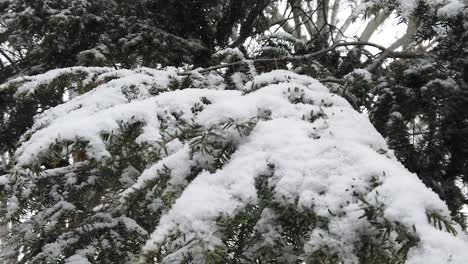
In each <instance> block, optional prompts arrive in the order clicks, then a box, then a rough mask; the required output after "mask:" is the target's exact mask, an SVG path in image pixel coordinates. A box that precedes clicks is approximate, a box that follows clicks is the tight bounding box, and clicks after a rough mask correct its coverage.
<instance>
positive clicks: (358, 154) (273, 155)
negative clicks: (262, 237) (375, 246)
mask: <svg viewBox="0 0 468 264" xmlns="http://www.w3.org/2000/svg"><path fill="white" fill-rule="evenodd" d="M229 53H232V54H235V53H236V52H235V51H231V52H229ZM80 70H82V71H86V72H97V73H99V74H109V75H112V76H114V75H115V76H116V79H115V80H112V81H109V82H106V83H103V84H101V85H99V86H98V87H97V88H95V89H93V90H92V91H90V92H88V93H85V94H83V95H79V96H76V97H73V98H71V100H70V101H68V102H66V103H64V104H62V105H59V106H57V107H55V108H52V109H50V110H48V111H46V112H44V113H43V114H42V115H40V116H38V117H37V119H36V122H35V124H34V125H33V127H32V128H31V130H30V131H28V132H27V133H28V134H29V135H31V136H30V137H28V138H24V142H23V143H22V145H21V147H20V148H18V151H17V152H16V156H15V159H16V161H17V169H20V168H21V167H23V166H28V165H31V164H34V163H36V162H39V161H40V159H41V158H42V157H44V156H46V155H47V153H48V148H49V147H51V146H52V145H53V144H56V143H57V142H63V141H76V140H81V141H87V142H89V144H88V148H87V156H88V158H94V159H96V160H101V159H105V158H106V157H108V156H109V153H108V151H107V149H106V146H107V144H106V141H105V139H103V137H102V134H103V133H112V132H115V131H117V130H118V127H119V124H120V123H121V122H123V123H126V122H127V123H128V122H136V121H139V122H142V123H143V124H144V125H143V133H142V134H141V135H140V137H139V138H138V139H137V143H139V144H149V145H151V146H153V147H154V148H158V146H160V145H159V143H160V142H161V141H162V133H161V125H162V124H161V120H160V118H161V117H162V118H163V119H164V120H166V121H167V122H168V123H167V124H166V125H168V126H169V128H168V129H171V127H172V129H175V128H174V127H175V120H174V119H173V117H171V115H170V113H174V112H177V113H178V114H179V116H180V117H179V118H180V119H183V120H186V121H193V122H194V123H196V124H199V125H200V126H201V127H203V128H206V129H208V128H211V127H214V126H217V125H222V124H225V123H226V122H229V121H231V120H235V121H236V122H237V123H242V122H247V121H249V120H257V121H256V122H257V124H256V126H255V127H254V129H253V130H252V131H251V133H250V134H249V135H248V136H246V137H239V136H237V137H236V136H235V134H232V135H231V136H232V137H233V140H234V141H236V142H237V144H238V146H239V147H238V149H237V151H236V152H235V153H234V154H233V155H232V157H231V158H230V160H229V161H228V163H227V164H225V165H224V167H222V168H221V169H219V170H217V171H215V172H209V171H203V172H201V173H200V174H199V175H198V176H197V177H196V178H195V179H194V180H193V181H191V182H190V183H188V182H187V181H186V179H185V177H186V176H187V175H188V173H189V172H190V167H191V166H192V163H194V162H195V161H196V159H199V158H200V159H201V157H197V156H196V155H194V156H191V155H190V142H181V141H179V140H178V139H174V140H173V141H171V142H169V143H168V144H166V147H167V156H166V157H165V158H163V159H161V160H159V161H158V162H156V163H154V164H153V165H152V166H149V167H148V168H147V169H146V170H145V171H143V172H142V173H141V175H140V176H139V177H138V178H137V180H136V181H135V182H134V183H133V184H132V185H131V186H130V187H129V188H127V189H126V190H124V191H123V192H122V193H121V201H118V202H122V201H124V200H125V199H126V197H128V196H129V195H131V194H132V193H133V192H135V191H138V190H140V189H141V188H142V187H144V185H145V183H147V182H148V181H151V180H156V179H157V178H158V173H159V171H160V170H161V169H162V168H164V167H168V168H169V169H171V171H172V173H171V179H170V181H172V182H173V185H181V186H186V187H185V189H184V190H183V192H182V194H181V196H180V197H179V198H178V199H177V200H176V201H175V203H174V204H173V205H172V207H171V208H170V209H169V210H168V211H167V213H165V214H164V215H163V217H162V218H161V220H160V222H159V224H158V226H157V227H156V228H155V230H148V231H149V232H151V235H150V239H149V240H148V241H147V242H146V245H145V246H144V248H143V253H151V252H153V251H157V250H159V249H160V247H161V246H163V245H164V243H165V242H167V241H168V240H169V239H170V238H171V236H172V235H174V234H176V233H177V232H181V233H182V234H184V236H186V237H187V240H189V239H188V238H194V239H196V241H198V243H196V245H193V244H190V245H187V247H186V248H182V249H181V250H180V252H179V253H177V252H176V253H174V254H172V255H169V256H167V257H166V258H165V259H164V260H163V263H171V261H175V260H176V259H177V257H178V256H180V254H183V253H184V250H191V249H192V248H190V247H194V248H196V247H198V248H199V249H201V250H212V249H214V248H215V247H216V246H217V245H219V244H220V243H222V242H221V238H220V237H219V234H218V232H217V231H218V227H217V225H216V219H217V218H219V217H225V218H230V217H233V216H235V215H236V213H238V212H239V211H240V210H242V209H243V208H245V207H246V206H247V205H249V204H256V203H257V201H258V197H257V190H256V188H255V185H254V184H255V179H256V178H257V177H259V176H260V175H265V174H268V173H271V172H272V171H273V174H272V175H273V176H272V177H271V179H270V182H269V183H270V184H271V185H272V186H274V195H275V199H276V200H277V201H278V202H280V203H282V204H291V205H296V206H299V207H306V208H313V209H314V211H315V212H316V213H317V214H318V215H319V216H323V217H326V218H329V219H330V222H329V224H328V230H325V229H321V228H319V227H317V228H316V229H314V231H313V232H312V233H311V234H310V239H309V241H308V242H307V243H306V248H305V250H306V253H312V252H313V251H314V250H316V249H318V248H320V247H323V246H328V247H329V248H331V249H332V250H333V251H334V252H336V253H337V254H339V255H340V256H342V257H343V259H344V260H345V263H347V264H348V263H356V259H357V257H356V256H355V255H354V254H353V251H354V250H355V249H354V248H353V241H355V240H356V237H357V236H359V234H360V233H362V232H363V230H366V229H368V228H370V225H369V223H368V221H367V220H366V219H365V218H360V216H361V215H362V210H361V209H360V208H361V206H362V203H361V202H360V201H359V200H358V199H356V197H355V195H354V194H355V193H359V194H361V195H362V196H363V197H364V199H365V200H367V201H369V203H377V201H379V202H380V203H382V204H383V205H384V215H385V218H386V219H389V220H391V221H396V222H399V223H401V224H402V225H403V226H404V227H405V228H407V229H408V230H413V227H416V233H417V235H418V237H419V239H420V243H419V244H418V246H416V247H414V248H412V249H411V251H410V253H409V257H408V260H407V261H406V263H407V264H423V263H424V264H440V263H452V264H465V263H468V251H467V250H466V249H467V248H468V240H467V236H466V235H465V234H464V233H463V231H461V229H460V228H459V227H456V228H457V231H458V233H459V234H458V235H457V236H454V235H452V234H450V233H448V232H446V231H444V230H438V229H437V228H435V227H434V226H433V225H432V224H431V223H429V222H428V220H427V216H426V213H427V212H438V213H439V214H441V215H444V216H448V215H449V212H448V209H447V206H446V205H445V204H444V203H443V202H442V201H441V200H440V199H439V198H438V196H437V195H436V194H435V193H434V192H433V191H431V190H429V189H428V188H426V187H425V186H424V184H423V183H422V182H421V181H420V180H419V179H418V177H417V176H416V175H415V174H412V173H410V172H408V170H406V169H405V168H404V167H403V166H402V165H401V164H400V163H399V162H398V161H397V160H396V158H395V156H394V155H393V152H392V151H391V150H389V149H388V147H387V144H386V142H385V140H384V138H383V137H382V136H381V135H380V134H379V133H378V132H377V131H376V130H375V128H374V127H373V126H372V124H371V123H370V121H369V120H368V119H367V118H366V117H365V116H364V115H362V114H359V113H358V112H356V111H354V110H353V109H352V107H351V106H350V105H349V103H348V102H347V101H346V100H345V99H343V98H341V97H339V96H337V95H334V94H331V93H330V92H329V90H328V89H327V88H326V87H325V86H324V85H322V84H320V83H319V82H318V81H317V80H315V79H313V78H310V77H307V76H301V75H298V74H295V73H292V72H289V71H284V70H276V71H273V72H270V73H264V74H261V75H259V76H256V77H255V78H254V79H253V80H252V81H250V82H248V83H247V84H245V86H244V89H243V91H231V90H222V87H223V86H216V85H213V86H214V87H213V86H206V87H203V84H204V83H205V84H206V83H210V82H211V83H218V82H216V77H215V76H212V77H211V78H210V80H205V81H201V82H200V83H199V84H198V86H200V87H201V88H196V89H195V88H194V89H184V90H177V91H168V90H167V89H166V88H167V86H168V85H169V83H170V81H171V79H174V78H180V77H178V76H177V73H176V71H175V69H168V70H160V71H155V70H149V69H144V70H134V71H120V72H119V71H117V73H116V72H115V71H110V70H109V69H102V70H101V69H94V68H82V69H80ZM62 72H67V70H62ZM355 73H356V74H359V75H361V76H363V77H364V79H367V78H370V76H369V74H368V72H365V71H364V70H356V71H355ZM57 74H58V72H49V73H48V74H46V75H44V76H39V77H37V78H33V77H27V78H24V77H23V79H20V80H13V81H11V82H19V81H21V82H24V84H22V85H21V86H20V87H19V88H18V93H30V92H32V91H34V89H38V87H39V85H40V84H43V83H45V82H47V79H48V78H49V80H50V79H51V78H52V79H53V78H56V77H57V76H58V75H57ZM200 78H201V77H200ZM129 87H133V90H132V93H133V96H130V97H129V93H128V88H129ZM154 87H156V88H157V89H158V90H159V91H160V92H159V93H158V94H156V95H152V94H150V89H152V88H154ZM220 87H221V89H220ZM201 98H205V99H206V100H209V101H210V102H211V103H210V104H208V105H206V106H205V107H204V108H203V109H202V110H201V111H200V112H195V113H194V112H193V111H192V109H193V107H194V105H196V104H197V103H198V102H200V99H201ZM292 102H295V103H292ZM158 117H159V118H158ZM272 167H273V169H272ZM374 179H378V181H379V185H378V186H377V187H375V188H370V185H371V182H372V181H373V180H374ZM4 181H6V179H5V178H4V176H2V177H0V183H2V182H4ZM12 199H13V198H12ZM296 201H297V204H295V203H296ZM9 202H10V203H11V206H13V207H14V206H15V201H13V200H11V201H9ZM375 205H378V204H375ZM58 206H63V205H58ZM13 209H14V208H12V210H13ZM65 209H66V208H65ZM65 209H63V210H65ZM330 212H332V213H333V215H337V216H334V217H332V215H331V213H330ZM272 217H274V215H272V213H271V212H269V211H268V210H265V211H264V212H263V213H262V217H261V219H260V221H259V222H258V223H257V229H258V230H266V231H265V232H267V231H268V230H269V229H268V225H269V222H270V220H269V219H271V218H272ZM119 221H120V222H123V223H124V224H125V225H126V226H128V227H129V228H135V229H138V230H139V227H138V225H137V224H136V223H134V222H132V220H131V219H127V218H120V219H119ZM115 224H117V222H115V221H111V222H109V223H106V225H115ZM140 232H142V233H144V232H146V231H145V230H140ZM274 235H275V234H274V232H273V233H271V234H270V236H268V235H266V239H267V241H268V239H273V238H272V236H274ZM68 236H69V235H67V234H65V235H62V237H61V239H63V241H68V240H70V239H72V238H73V237H68ZM67 239H68V240H67ZM267 241H266V243H267ZM271 241H272V240H271ZM64 245H65V242H64V243H63V244H60V242H57V243H53V244H48V245H46V246H44V250H45V251H44V254H49V253H50V254H58V253H57V251H60V250H61V249H62V248H63V246H64ZM84 260H85V259H84V258H83V257H82V256H80V255H74V256H72V257H70V258H68V259H67V262H68V263H86V262H85V261H84ZM80 261H81V262H80Z"/></svg>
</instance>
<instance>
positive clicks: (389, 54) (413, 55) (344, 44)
mask: <svg viewBox="0 0 468 264" xmlns="http://www.w3.org/2000/svg"><path fill="white" fill-rule="evenodd" d="M347 46H369V47H374V48H377V49H379V50H381V51H382V52H383V53H385V55H386V56H385V58H387V57H391V58H419V57H422V56H423V55H424V54H423V53H417V52H396V51H391V50H388V49H387V48H385V47H384V46H381V45H379V44H375V43H371V42H359V41H357V42H337V43H335V44H333V45H332V46H330V47H328V48H326V49H322V50H319V51H317V52H313V53H309V54H305V55H299V56H294V55H288V56H283V57H278V58H258V59H253V60H250V61H248V62H252V63H259V62H285V61H301V60H308V59H311V58H314V57H317V56H320V55H323V54H325V53H327V52H330V51H333V50H335V49H337V48H339V47H347ZM246 62H247V61H237V62H232V63H226V64H221V65H216V66H212V67H208V68H204V69H200V70H195V71H194V72H197V73H204V72H210V71H214V70H219V69H223V68H229V67H234V66H239V65H242V64H245V63H246ZM191 74H193V72H192V71H189V72H184V73H181V74H180V75H191Z"/></svg>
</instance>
